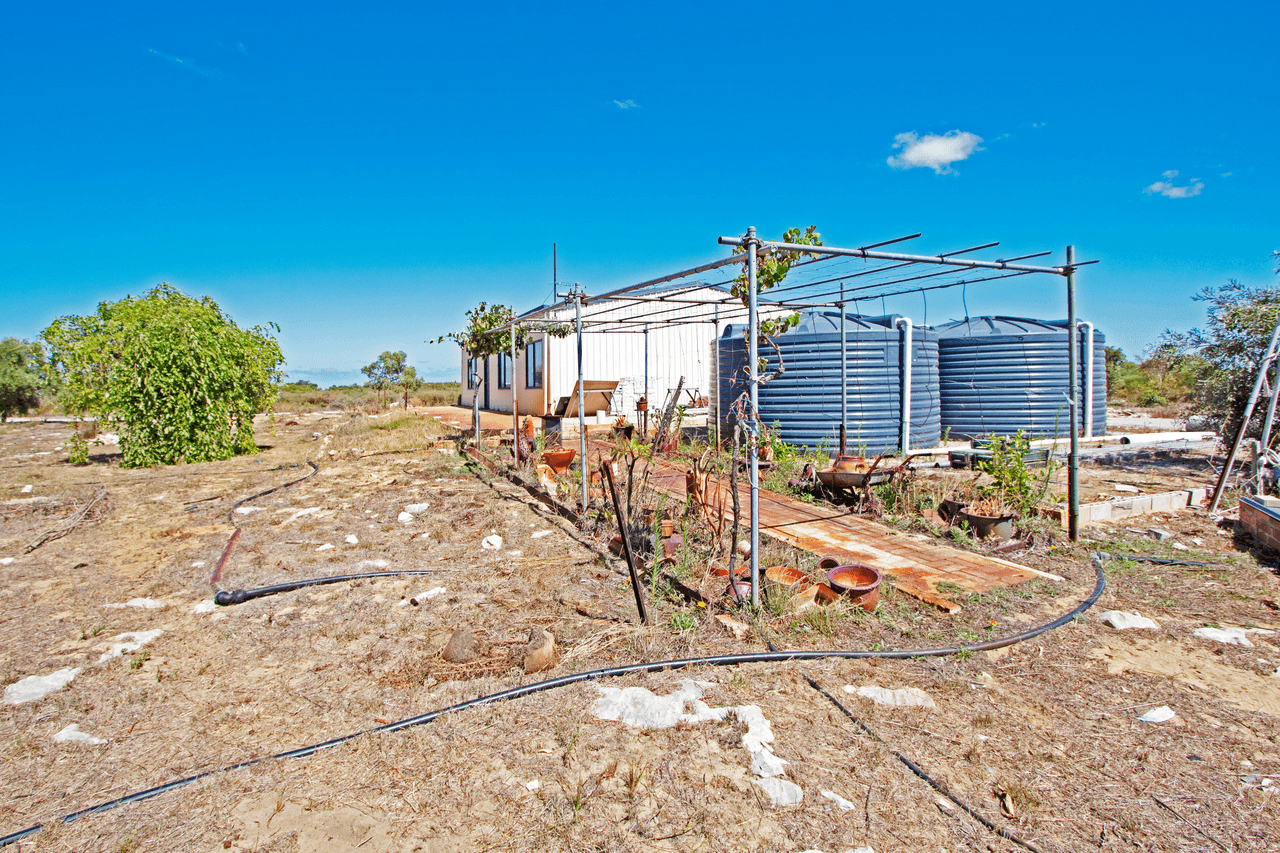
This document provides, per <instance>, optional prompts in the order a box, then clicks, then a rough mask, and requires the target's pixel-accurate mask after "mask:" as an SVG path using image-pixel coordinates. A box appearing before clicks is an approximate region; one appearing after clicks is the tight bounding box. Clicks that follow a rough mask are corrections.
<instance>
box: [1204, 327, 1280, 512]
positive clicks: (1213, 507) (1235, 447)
mask: <svg viewBox="0 0 1280 853" xmlns="http://www.w3.org/2000/svg"><path fill="white" fill-rule="evenodd" d="M1277 341H1280V322H1277V323H1276V328H1275V331H1274V332H1272V333H1271V343H1269V344H1267V351H1266V352H1265V353H1263V356H1262V362H1261V364H1260V366H1259V368H1258V378H1257V379H1255V380H1254V381H1253V391H1252V392H1251V393H1250V394H1249V402H1248V403H1246V404H1245V407H1244V416H1243V417H1242V418H1241V420H1240V428H1239V429H1238V430H1237V431H1236V438H1235V441H1233V442H1232V443H1231V452H1230V453H1228V454H1227V460H1226V461H1225V462H1223V463H1222V471H1221V473H1219V474H1218V482H1217V483H1216V484H1215V485H1214V487H1213V499H1212V500H1210V501H1209V512H1217V511H1218V502H1219V501H1221V500H1222V493H1223V491H1225V490H1226V486H1227V477H1229V476H1230V475H1231V468H1232V467H1233V466H1234V465H1235V461H1236V454H1237V453H1239V452H1240V443H1241V442H1242V441H1244V434H1245V432H1246V431H1247V430H1248V429H1249V420H1250V419H1251V418H1252V417H1253V407H1254V406H1255V405H1257V403H1258V394H1260V393H1261V392H1262V383H1263V382H1264V381H1265V380H1266V378H1267V371H1268V370H1270V369H1271V362H1272V361H1273V360H1274V359H1275V354H1276V342H1277ZM1263 449H1264V450H1265V449H1266V448H1263Z"/></svg>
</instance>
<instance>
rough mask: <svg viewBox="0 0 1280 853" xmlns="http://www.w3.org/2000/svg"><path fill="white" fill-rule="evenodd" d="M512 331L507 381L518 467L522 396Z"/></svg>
mask: <svg viewBox="0 0 1280 853" xmlns="http://www.w3.org/2000/svg"><path fill="white" fill-rule="evenodd" d="M515 313H516V309H515V306H514V305H513V306H511V316H513V317H514V316H515ZM517 328H518V327H517V326H514V325H513V326H512V327H511V331H510V332H509V333H508V334H510V335H511V363H510V364H509V365H507V381H508V382H510V383H511V452H512V453H514V454H515V460H516V467H517V468H519V467H520V398H519V396H518V395H517V391H516V329H517Z"/></svg>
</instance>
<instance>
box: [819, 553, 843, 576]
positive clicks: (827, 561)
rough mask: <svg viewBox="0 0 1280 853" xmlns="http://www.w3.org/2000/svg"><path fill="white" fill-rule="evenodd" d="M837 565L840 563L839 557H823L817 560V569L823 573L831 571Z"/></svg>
mask: <svg viewBox="0 0 1280 853" xmlns="http://www.w3.org/2000/svg"><path fill="white" fill-rule="evenodd" d="M838 565H840V558H839V557H823V558H822V559H820V560H818V571H820V572H823V573H824V574H825V573H826V572H829V571H831V570H832V569H834V568H835V567H836V566H838Z"/></svg>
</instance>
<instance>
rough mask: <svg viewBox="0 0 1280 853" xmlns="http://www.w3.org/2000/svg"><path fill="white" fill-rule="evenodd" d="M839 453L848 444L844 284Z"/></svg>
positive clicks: (841, 323) (842, 290)
mask: <svg viewBox="0 0 1280 853" xmlns="http://www.w3.org/2000/svg"><path fill="white" fill-rule="evenodd" d="M836 305H837V306H838V307H839V308H840V455H841V456H844V455H845V453H847V452H848V450H847V448H848V446H849V363H848V356H849V353H848V350H847V349H846V348H845V346H846V345H845V328H844V326H845V316H844V284H843V283H842V284H841V285H840V301H839V302H837V303H836Z"/></svg>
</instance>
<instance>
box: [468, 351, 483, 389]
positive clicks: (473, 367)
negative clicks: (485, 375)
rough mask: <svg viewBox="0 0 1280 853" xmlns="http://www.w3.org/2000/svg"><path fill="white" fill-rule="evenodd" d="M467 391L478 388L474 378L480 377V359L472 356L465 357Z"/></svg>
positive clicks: (478, 384)
mask: <svg viewBox="0 0 1280 853" xmlns="http://www.w3.org/2000/svg"><path fill="white" fill-rule="evenodd" d="M466 371H467V390H468V391H474V390H476V388H478V387H479V386H480V383H479V382H477V381H476V377H477V376H479V375H480V359H478V358H475V357H474V356H467V366H466Z"/></svg>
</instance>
